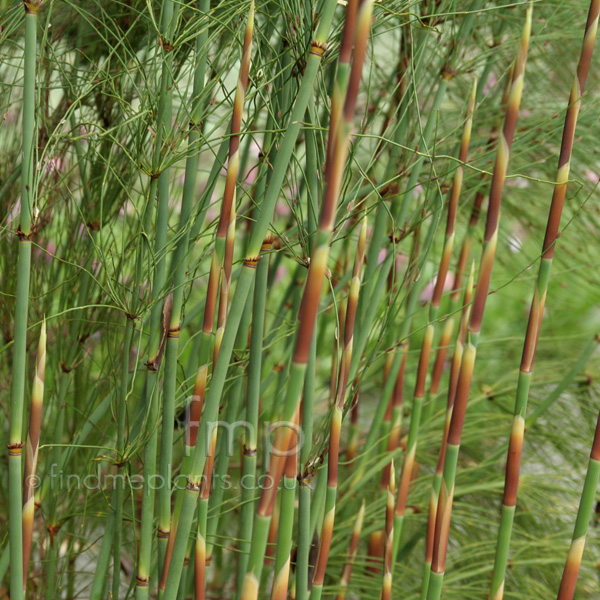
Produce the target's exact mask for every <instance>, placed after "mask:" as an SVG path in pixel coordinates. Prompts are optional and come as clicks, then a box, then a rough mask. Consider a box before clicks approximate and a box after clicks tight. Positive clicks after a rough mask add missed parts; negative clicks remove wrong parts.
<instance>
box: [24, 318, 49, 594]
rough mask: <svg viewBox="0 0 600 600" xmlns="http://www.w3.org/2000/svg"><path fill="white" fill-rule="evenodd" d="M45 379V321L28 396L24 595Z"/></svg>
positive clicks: (29, 552)
mask: <svg viewBox="0 0 600 600" xmlns="http://www.w3.org/2000/svg"><path fill="white" fill-rule="evenodd" d="M45 377H46V320H45V319H44V321H43V322H42V329H41V332H40V341H39V344H38V352H37V360H36V364H35V377H34V380H33V389H32V392H31V411H30V413H29V432H28V434H27V445H26V448H25V483H24V486H23V593H26V592H27V570H28V567H29V558H30V556H31V543H32V537H33V521H34V516H35V501H34V500H35V480H36V472H37V463H38V449H39V445H40V431H41V428H42V411H43V407H44V381H45Z"/></svg>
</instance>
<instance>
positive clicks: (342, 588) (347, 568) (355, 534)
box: [335, 500, 365, 600]
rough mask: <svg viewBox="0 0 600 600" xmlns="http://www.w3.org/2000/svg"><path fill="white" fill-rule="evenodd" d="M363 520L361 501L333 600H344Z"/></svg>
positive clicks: (363, 512) (363, 504)
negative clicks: (337, 590)
mask: <svg viewBox="0 0 600 600" xmlns="http://www.w3.org/2000/svg"><path fill="white" fill-rule="evenodd" d="M364 518H365V501H364V500H363V502H362V504H361V505H360V510H359V511H358V514H357V515H356V521H355V522H354V529H353V530H352V538H351V539H350V546H349V548H348V558H347V559H346V564H345V565H344V569H343V571H342V577H341V578H340V585H339V592H338V593H337V595H336V597H335V600H345V598H346V593H347V591H348V586H349V585H350V578H351V577H352V569H353V568H354V561H355V560H356V552H357V550H358V542H359V541H360V533H361V531H362V526H363V521H364Z"/></svg>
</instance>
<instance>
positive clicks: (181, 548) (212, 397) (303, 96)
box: [164, 0, 336, 600]
mask: <svg viewBox="0 0 600 600" xmlns="http://www.w3.org/2000/svg"><path fill="white" fill-rule="evenodd" d="M335 5H336V3H335V0H327V2H326V3H325V4H324V5H323V7H322V11H321V14H320V19H319V25H318V28H317V31H316V34H315V38H314V41H313V42H312V44H311V48H312V50H311V53H310V55H309V57H308V60H307V63H306V68H305V71H304V76H303V78H302V83H301V85H300V88H299V90H298V96H297V98H296V102H295V104H294V108H293V110H292V113H291V115H290V120H289V125H288V127H287V129H286V132H285V134H284V137H283V140H282V142H281V146H280V148H279V152H278V153H277V156H276V159H275V163H274V165H273V172H272V175H271V180H270V183H269V186H268V188H267V190H266V192H265V196H264V198H263V200H262V203H261V204H260V205H259V207H260V212H259V215H258V217H257V220H256V221H255V223H254V226H253V228H252V235H251V238H250V242H249V244H248V248H247V252H246V258H245V259H244V266H243V268H242V271H241V273H240V276H239V278H238V281H237V286H236V291H235V294H234V296H233V300H232V303H231V309H230V313H229V318H228V319H227V325H226V327H225V332H224V334H223V340H222V342H221V350H220V352H219V358H218V360H217V364H216V365H215V368H214V371H213V377H212V381H211V386H210V389H209V391H208V394H207V398H206V407H205V411H204V422H205V423H209V422H211V421H214V420H215V418H216V416H217V414H218V408H219V401H220V398H221V394H222V391H223V387H224V385H225V379H226V377H227V371H228V367H229V362H230V359H231V354H232V352H233V345H234V342H235V338H236V334H237V329H238V327H239V325H240V320H241V313H242V310H243V307H244V306H245V303H246V299H247V298H248V295H249V294H250V289H251V286H252V282H253V280H254V275H255V270H256V265H257V262H258V256H259V252H260V248H261V247H262V243H263V240H264V237H265V235H266V233H267V230H268V228H269V223H270V221H271V219H272V216H273V213H274V210H275V204H276V202H277V198H278V195H279V190H280V189H281V185H282V183H283V179H284V177H285V171H286V169H287V165H288V163H289V161H290V158H291V155H292V152H293V150H294V146H295V143H296V139H297V137H298V134H299V131H300V124H301V122H302V119H303V118H304V115H305V113H306V107H307V105H308V102H309V100H310V96H311V93H312V89H313V85H314V82H315V79H316V75H317V72H318V69H319V66H320V63H321V59H322V56H323V53H324V51H325V40H326V38H327V35H328V33H329V28H330V26H331V22H332V20H333V13H334V10H335ZM207 433H208V432H207V430H206V427H202V428H200V431H199V434H200V435H199V439H198V443H197V444H196V447H195V450H194V454H193V457H192V466H191V469H190V477H189V480H188V485H187V486H186V490H185V495H184V498H183V504H182V508H181V516H180V521H179V525H178V531H177V539H176V541H175V547H174V551H173V556H172V559H171V566H170V570H169V576H168V579H167V585H166V588H165V595H164V598H165V600H175V597H176V593H177V590H176V588H177V584H178V582H179V578H180V575H181V570H182V568H183V560H184V558H185V543H186V541H187V538H188V536H189V532H190V529H191V526H192V519H193V516H194V512H195V508H196V503H197V498H198V493H199V483H200V480H201V475H202V472H203V470H204V463H205V461H206V451H207V446H206V438H207ZM178 540H179V543H178Z"/></svg>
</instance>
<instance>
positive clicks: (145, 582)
mask: <svg viewBox="0 0 600 600" xmlns="http://www.w3.org/2000/svg"><path fill="white" fill-rule="evenodd" d="M161 8H162V12H161V17H162V19H161V29H162V33H163V36H164V39H163V40H161V42H162V43H160V46H161V48H162V51H161V52H159V56H160V57H161V58H162V69H161V75H160V93H159V98H158V113H157V130H156V137H155V140H154V152H153V156H152V176H151V180H150V186H149V192H148V196H147V203H146V211H145V212H146V214H145V216H144V228H145V229H146V230H147V229H149V228H150V225H151V219H152V215H153V213H154V210H153V207H154V202H155V194H156V193H157V189H158V207H157V211H156V230H155V237H154V251H155V255H156V256H157V257H159V258H158V259H157V261H156V264H155V267H154V272H153V280H152V299H153V301H154V304H153V306H152V309H151V313H150V335H149V342H148V360H147V363H146V381H145V398H144V401H145V405H146V406H147V411H148V412H147V416H146V420H147V427H148V431H149V439H148V443H147V444H146V447H145V449H144V459H145V460H144V468H145V473H146V477H145V478H144V491H143V495H142V516H141V520H142V523H141V537H142V538H143V539H142V540H141V543H140V554H139V557H138V568H137V574H136V597H137V598H138V600H145V599H146V598H148V594H149V585H150V561H151V555H152V537H153V516H154V496H155V490H154V489H151V488H152V487H153V486H151V485H149V482H150V479H151V477H153V476H154V475H156V450H157V447H158V429H157V419H158V403H159V398H158V371H159V369H160V358H161V353H162V343H161V328H163V329H164V330H165V331H168V327H169V322H168V321H165V319H164V315H163V314H161V313H162V303H161V302H160V298H161V296H162V294H163V289H164V287H165V282H166V270H167V266H166V259H165V257H164V248H165V246H166V243H167V228H168V216H169V210H168V209H169V207H168V201H169V169H168V168H164V169H162V170H161V160H162V157H163V152H164V148H163V142H164V137H165V134H166V132H167V131H169V130H170V128H171V117H172V85H171V82H172V76H173V54H174V53H173V46H172V42H173V38H174V34H175V29H176V26H177V21H178V14H179V12H178V11H179V7H177V8H176V9H175V8H174V3H173V2H172V0H165V2H163V4H162V7H161ZM164 42H167V43H164ZM145 247H146V242H145V240H144V241H143V242H142V243H141V245H140V248H139V250H138V257H137V264H136V277H135V281H136V287H135V288H134V290H135V289H137V288H138V287H139V285H140V284H141V281H142V276H141V272H142V266H143V263H144V255H145ZM139 302H140V298H137V297H136V294H135V293H134V297H133V308H134V309H136V308H137V305H138V304H139ZM161 317H163V318H162V319H161ZM169 319H170V314H169ZM171 368H172V367H171ZM166 380H169V378H168V377H166ZM167 387H168V386H167ZM167 391H168V390H166V392H167ZM165 397H166V394H165ZM170 408H171V407H170V405H169V403H166V405H165V411H166V414H163V418H164V420H169V413H170V412H171V413H174V410H173V411H170ZM170 423H171V424H172V423H173V417H171V420H170ZM162 444H163V451H162V452H161V463H160V466H159V470H160V475H161V476H162V477H164V479H163V481H165V482H167V481H168V482H170V473H167V471H168V468H166V467H165V465H164V463H163V460H162V459H163V457H164V458H165V460H166V458H167V457H168V450H167V449H166V446H167V445H168V434H167V435H165V436H164V438H163V440H162ZM169 491H170V485H169V484H167V483H165V485H163V486H161V487H160V491H159V495H160V496H161V505H163V506H164V504H165V495H166V494H169ZM116 526H117V528H118V529H120V527H121V523H120V522H119V523H117V525H116ZM119 537H120V536H119ZM105 541H108V536H107V535H105V536H104V539H103V546H104V543H105ZM159 553H164V543H162V541H161V539H160V535H159ZM101 554H102V549H101ZM114 555H115V571H116V570H117V569H118V570H119V571H120V558H119V561H118V563H117V555H120V547H119V543H118V542H117V543H116V544H115V548H114ZM104 577H105V573H104V572H102V569H101V568H97V569H96V573H95V576H94V579H95V582H94V583H95V585H94V588H93V589H94V592H93V593H94V596H93V597H94V598H99V596H100V594H101V592H102V580H103V578H104ZM98 590H99V592H100V593H99V594H98V593H97V591H98Z"/></svg>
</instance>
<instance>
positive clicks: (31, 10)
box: [8, 0, 41, 600]
mask: <svg viewBox="0 0 600 600" xmlns="http://www.w3.org/2000/svg"><path fill="white" fill-rule="evenodd" d="M40 6H41V2H39V1H38V0H29V1H26V2H24V7H25V52H24V66H23V69H24V75H23V77H24V84H23V162H22V167H21V217H20V222H19V228H18V230H17V236H18V238H19V256H18V259H17V293H16V298H15V325H14V337H13V340H14V345H13V362H12V386H11V398H10V433H9V441H8V468H9V475H8V477H9V490H10V498H9V499H10V502H9V522H8V529H9V540H10V542H9V543H10V597H11V598H14V600H21V599H22V598H24V592H23V577H24V571H23V516H22V510H21V509H22V506H23V497H22V490H23V487H22V485H23V484H22V480H21V477H22V475H21V463H22V452H23V445H24V444H23V440H22V429H23V408H24V403H25V377H26V372H27V322H28V314H27V313H28V310H29V280H30V275H31V236H32V228H31V224H32V215H33V212H34V203H35V185H34V167H35V164H36V163H35V161H36V159H35V150H34V149H35V145H36V135H37V133H36V125H35V104H36V99H35V83H36V57H37V27H38V11H39V9H40Z"/></svg>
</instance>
